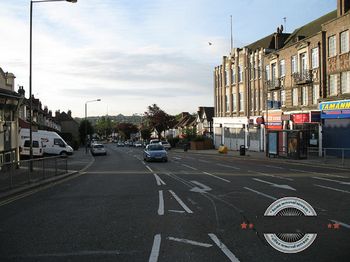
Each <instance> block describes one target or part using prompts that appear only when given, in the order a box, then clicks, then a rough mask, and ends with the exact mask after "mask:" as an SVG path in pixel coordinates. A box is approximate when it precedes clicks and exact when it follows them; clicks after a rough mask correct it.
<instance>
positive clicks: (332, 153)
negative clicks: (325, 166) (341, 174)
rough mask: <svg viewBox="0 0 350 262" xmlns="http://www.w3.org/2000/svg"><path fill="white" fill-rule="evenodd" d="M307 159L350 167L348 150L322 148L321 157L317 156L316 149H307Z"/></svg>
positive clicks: (317, 150)
mask: <svg viewBox="0 0 350 262" xmlns="http://www.w3.org/2000/svg"><path fill="white" fill-rule="evenodd" d="M307 158H308V159H318V160H320V161H322V162H323V163H331V164H336V165H341V166H350V148H332V147H326V148H322V156H319V149H318V148H315V147H308V149H307Z"/></svg>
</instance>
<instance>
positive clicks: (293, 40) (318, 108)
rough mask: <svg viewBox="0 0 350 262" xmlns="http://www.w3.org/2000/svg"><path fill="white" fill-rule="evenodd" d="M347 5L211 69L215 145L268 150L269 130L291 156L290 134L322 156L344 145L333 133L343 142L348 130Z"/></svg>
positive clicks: (340, 0)
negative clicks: (328, 149)
mask: <svg viewBox="0 0 350 262" xmlns="http://www.w3.org/2000/svg"><path fill="white" fill-rule="evenodd" d="M349 2H350V1H349V0H338V2H337V10H335V11H333V12H330V13H328V14H326V15H324V16H322V17H320V18H318V19H316V20H314V21H312V22H310V23H308V24H306V25H304V26H302V27H300V28H297V29H296V30H294V31H293V32H292V33H291V34H287V33H283V27H282V26H281V27H280V28H278V29H277V32H275V33H273V34H271V35H269V36H266V37H265V38H262V39H260V40H258V41H256V42H254V43H252V44H250V45H248V46H245V47H243V48H235V49H234V50H232V52H231V54H230V55H229V56H224V57H223V62H222V64H221V65H219V66H217V67H216V68H215V70H214V97H215V101H214V105H215V117H214V137H215V145H216V146H219V145H220V144H224V145H226V146H227V147H228V148H229V149H233V150H237V149H238V148H239V146H241V145H245V147H247V148H249V149H250V150H255V151H263V150H266V137H267V135H266V134H267V131H269V130H280V131H285V132H281V135H280V139H279V143H280V145H279V147H280V148H281V150H282V151H286V152H287V150H288V133H289V131H293V130H294V131H296V130H300V131H302V132H303V135H304V140H303V142H304V143H305V144H306V146H307V147H314V148H315V149H317V150H318V151H319V152H320V153H321V152H322V148H323V147H339V146H340V145H344V143H341V142H335V140H337V139H335V137H336V136H335V133H339V132H340V133H341V137H343V139H340V140H337V141H341V140H344V139H345V137H349V133H348V132H350V131H349V130H350V129H349V127H350V119H349V109H350V108H348V105H349V103H348V102H350V101H349V100H348V99H349V93H350V91H349V89H350V72H349V70H350V68H349V66H350V62H349V26H350V14H349V12H348V11H349V6H350V4H349ZM338 101H342V102H341V103H340V104H339V103H338ZM332 103H333V104H332ZM334 103H335V104H334ZM338 104H339V105H338ZM338 129H341V131H339V130H338ZM348 141H350V140H348ZM337 143H338V144H337ZM339 143H340V144H339ZM349 143H350V142H349ZM343 147H344V146H343ZM347 147H350V145H347Z"/></svg>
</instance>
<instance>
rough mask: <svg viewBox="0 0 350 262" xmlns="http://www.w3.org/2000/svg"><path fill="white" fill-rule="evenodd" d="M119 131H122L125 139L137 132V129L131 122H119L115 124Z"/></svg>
mask: <svg viewBox="0 0 350 262" xmlns="http://www.w3.org/2000/svg"><path fill="white" fill-rule="evenodd" d="M116 129H117V131H118V132H119V133H122V135H123V136H124V138H125V139H130V135H131V134H134V133H137V132H138V131H139V129H138V128H137V126H136V125H134V124H131V123H120V124H118V125H117V126H116Z"/></svg>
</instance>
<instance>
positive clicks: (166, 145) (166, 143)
mask: <svg viewBox="0 0 350 262" xmlns="http://www.w3.org/2000/svg"><path fill="white" fill-rule="evenodd" d="M159 143H160V144H161V145H162V146H164V148H165V149H166V150H170V149H171V145H170V144H169V142H168V141H160V142H159Z"/></svg>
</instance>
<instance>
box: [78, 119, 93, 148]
mask: <svg viewBox="0 0 350 262" xmlns="http://www.w3.org/2000/svg"><path fill="white" fill-rule="evenodd" d="M86 131H87V133H86ZM93 133H94V128H93V126H92V125H91V123H90V121H89V120H82V121H81V122H80V125H79V135H80V142H81V143H83V144H85V142H86V140H87V135H90V137H91V136H92V134H93Z"/></svg>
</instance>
